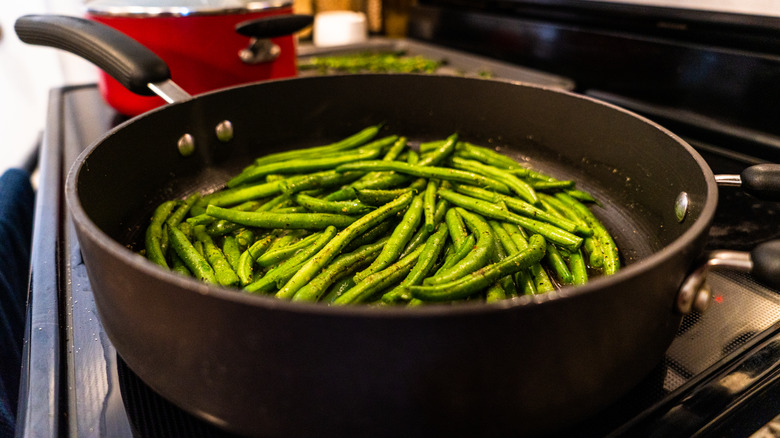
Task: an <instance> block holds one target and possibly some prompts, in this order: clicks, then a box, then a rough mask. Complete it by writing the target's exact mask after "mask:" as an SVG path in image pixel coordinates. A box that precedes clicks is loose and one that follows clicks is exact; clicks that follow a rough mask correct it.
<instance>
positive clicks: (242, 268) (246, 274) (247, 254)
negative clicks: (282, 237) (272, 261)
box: [236, 232, 279, 286]
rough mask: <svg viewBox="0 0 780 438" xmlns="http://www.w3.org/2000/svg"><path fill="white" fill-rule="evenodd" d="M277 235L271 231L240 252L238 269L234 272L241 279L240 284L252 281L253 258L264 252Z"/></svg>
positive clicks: (244, 284)
mask: <svg viewBox="0 0 780 438" xmlns="http://www.w3.org/2000/svg"><path fill="white" fill-rule="evenodd" d="M278 236H279V233H278V232H271V233H270V234H268V235H267V236H265V237H263V238H262V239H259V240H258V241H256V242H254V243H253V244H252V246H250V247H249V248H247V249H246V250H245V251H244V252H242V253H241V258H239V260H238V269H237V270H236V273H237V274H238V278H239V279H240V280H241V285H242V286H246V285H247V284H249V283H251V282H252V278H253V274H254V263H255V259H257V258H259V257H260V256H261V255H262V254H264V253H265V251H266V250H267V249H268V248H269V247H270V246H271V244H272V243H273V242H274V240H276V238H277V237H278Z"/></svg>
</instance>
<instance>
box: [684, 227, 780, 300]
mask: <svg viewBox="0 0 780 438" xmlns="http://www.w3.org/2000/svg"><path fill="white" fill-rule="evenodd" d="M713 268H726V269H734V270H738V271H743V272H749V273H750V274H751V275H753V277H755V278H756V280H758V281H759V282H760V283H762V284H764V285H766V286H769V287H772V288H775V289H778V290H780V240H771V241H769V242H764V243H762V244H760V245H758V246H756V247H755V248H753V250H752V251H750V252H745V251H726V250H720V251H712V252H710V253H709V254H707V255H706V257H704V260H703V262H701V263H700V264H699V266H698V267H697V268H696V269H694V270H693V272H691V273H690V274H688V277H686V279H685V281H684V282H683V285H682V287H680V291H679V293H678V294H677V303H676V305H677V310H678V311H680V312H681V313H683V314H687V313H690V311H691V310H696V311H698V312H703V311H704V310H706V309H707V306H708V305H709V302H710V296H711V291H710V287H709V285H707V283H706V281H705V280H706V277H707V274H708V273H709V272H710V270H711V269H713Z"/></svg>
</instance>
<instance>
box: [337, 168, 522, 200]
mask: <svg viewBox="0 0 780 438" xmlns="http://www.w3.org/2000/svg"><path fill="white" fill-rule="evenodd" d="M353 170H355V171H356V170H363V171H374V170H392V171H395V172H399V173H403V174H406V175H412V176H416V177H421V178H438V179H442V180H446V181H454V182H460V183H464V184H472V185H479V186H484V187H489V188H491V189H494V190H498V191H501V192H503V193H507V192H508V191H509V188H508V187H507V186H506V185H505V184H503V183H501V182H499V181H496V180H495V179H492V178H488V177H485V176H483V175H478V174H475V173H473V172H465V171H462V170H458V169H452V168H449V167H436V166H415V165H411V164H408V163H402V162H399V161H389V162H387V161H376V160H368V161H355V162H351V163H346V164H342V165H340V166H338V167H336V172H349V171H353Z"/></svg>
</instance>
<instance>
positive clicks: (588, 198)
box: [566, 190, 596, 202]
mask: <svg viewBox="0 0 780 438" xmlns="http://www.w3.org/2000/svg"><path fill="white" fill-rule="evenodd" d="M566 194H567V195H569V196H571V197H572V198H574V199H576V200H578V201H580V202H596V198H594V197H593V195H591V194H590V193H588V192H585V191H582V190H566Z"/></svg>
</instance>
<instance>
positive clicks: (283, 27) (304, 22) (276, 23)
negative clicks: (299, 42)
mask: <svg viewBox="0 0 780 438" xmlns="http://www.w3.org/2000/svg"><path fill="white" fill-rule="evenodd" d="M313 21H314V17H312V16H311V15H305V14H286V15H273V16H270V17H263V18H256V19H254V20H246V21H242V22H240V23H238V24H236V32H238V33H239V34H241V35H244V36H248V37H252V38H257V39H265V38H276V37H280V36H285V35H291V34H293V33H295V32H298V31H299V30H302V29H304V28H305V27H307V26H310V25H311V23H312V22H313Z"/></svg>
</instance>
